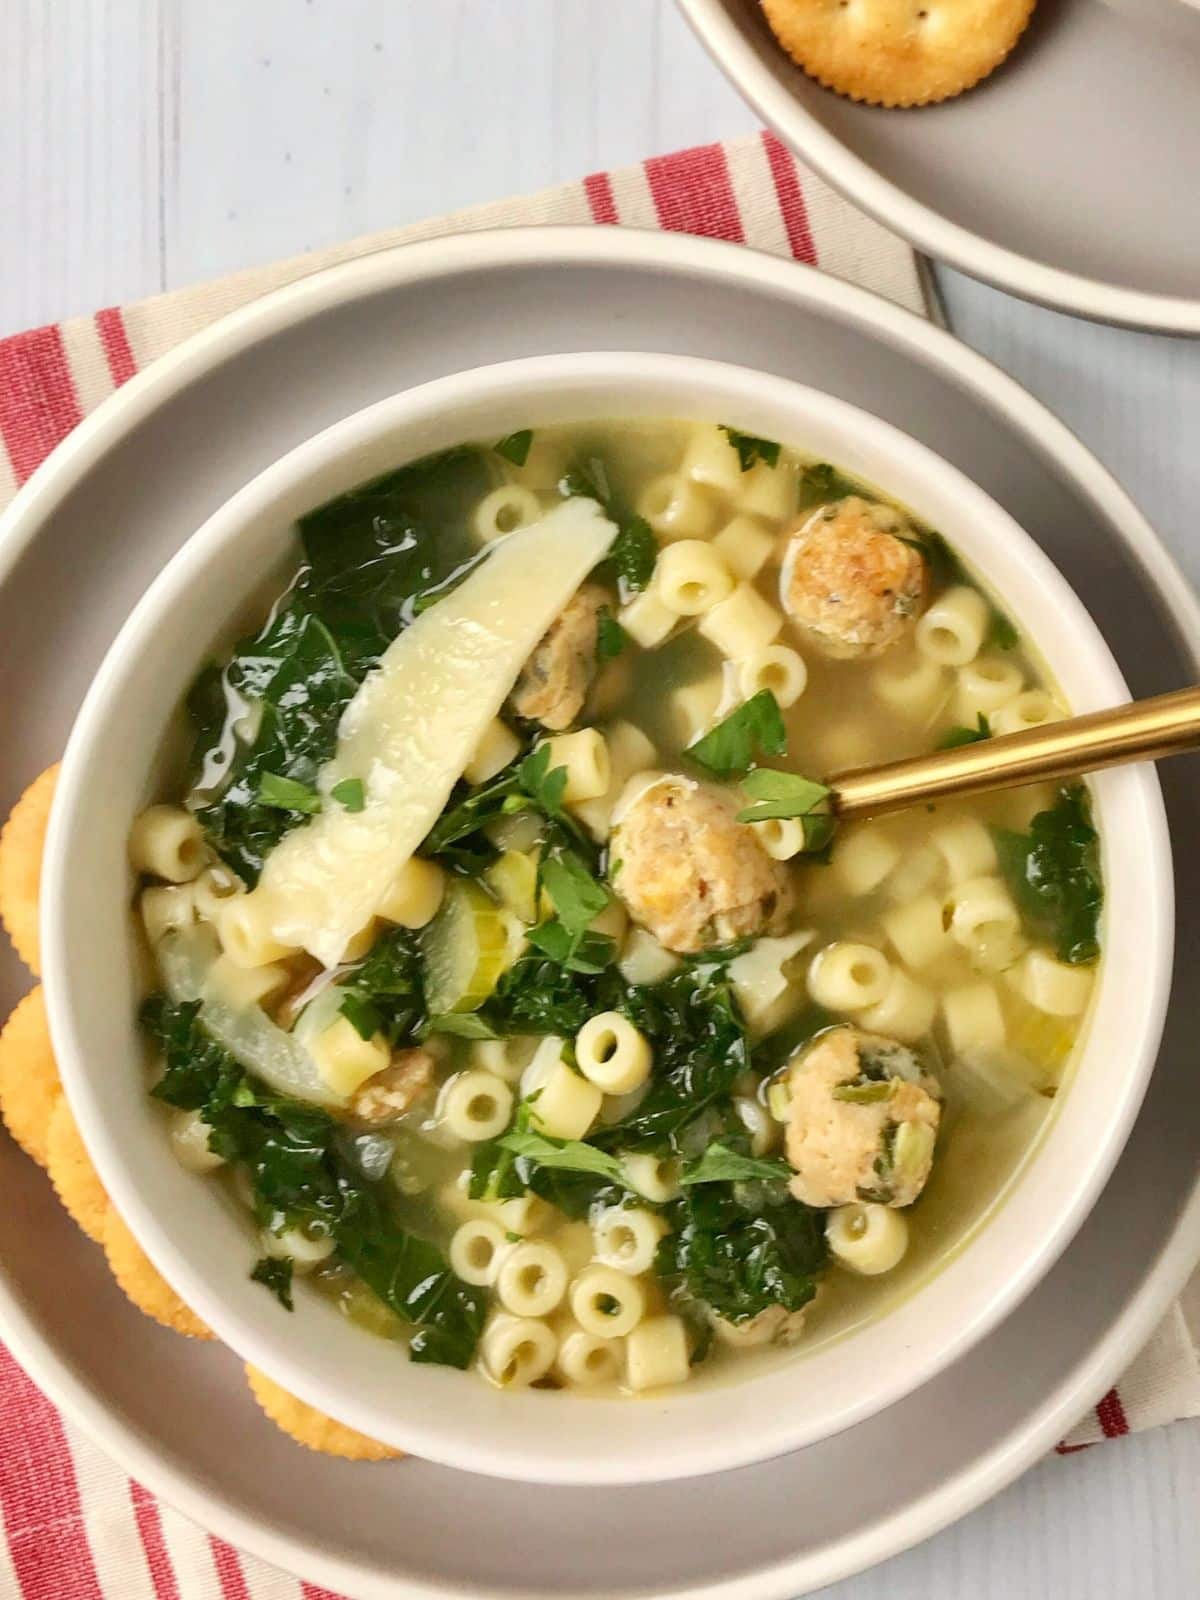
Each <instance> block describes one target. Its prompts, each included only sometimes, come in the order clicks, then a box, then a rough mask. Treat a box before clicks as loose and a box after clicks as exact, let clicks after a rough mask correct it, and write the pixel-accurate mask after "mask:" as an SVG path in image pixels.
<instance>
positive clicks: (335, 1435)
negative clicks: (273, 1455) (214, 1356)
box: [246, 1364, 403, 1461]
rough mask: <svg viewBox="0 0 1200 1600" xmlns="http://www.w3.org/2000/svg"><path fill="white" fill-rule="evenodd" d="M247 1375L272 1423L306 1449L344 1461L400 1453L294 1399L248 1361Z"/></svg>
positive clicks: (387, 1457)
mask: <svg viewBox="0 0 1200 1600" xmlns="http://www.w3.org/2000/svg"><path fill="white" fill-rule="evenodd" d="M246 1378H247V1380H248V1382H249V1384H250V1392H251V1393H252V1394H253V1396H254V1398H255V1399H256V1400H257V1401H258V1403H259V1405H260V1406H261V1407H262V1409H263V1410H264V1411H265V1412H266V1414H267V1416H268V1417H270V1419H271V1421H272V1422H273V1423H274V1424H275V1426H276V1427H277V1428H281V1429H282V1430H283V1432H284V1433H286V1434H287V1435H288V1436H289V1438H292V1439H294V1440H295V1441H296V1443H297V1444H302V1445H304V1446H305V1448H306V1449H309V1450H317V1451H319V1452H320V1453H321V1454H322V1455H327V1456H341V1457H342V1459H343V1460H344V1461H389V1460H392V1459H394V1458H395V1457H397V1456H399V1455H401V1454H403V1452H402V1451H400V1450H393V1449H392V1448H391V1447H390V1446H389V1445H386V1444H380V1443H379V1441H378V1439H368V1438H367V1436H366V1434H365V1433H358V1432H356V1431H355V1430H354V1429H353V1428H347V1427H346V1426H345V1424H344V1423H341V1422H335V1421H334V1420H333V1418H332V1417H327V1416H325V1414H324V1413H323V1412H321V1411H317V1410H315V1409H314V1408H313V1407H312V1406H310V1405H306V1404H305V1403H304V1401H303V1400H297V1399H296V1396H295V1395H294V1394H289V1393H288V1392H287V1390H286V1389H281V1388H280V1387H279V1385H278V1384H277V1383H275V1382H274V1381H273V1380H272V1379H270V1378H268V1377H267V1375H266V1373H265V1372H260V1371H259V1370H258V1368H257V1367H252V1366H250V1365H249V1364H247V1366H246Z"/></svg>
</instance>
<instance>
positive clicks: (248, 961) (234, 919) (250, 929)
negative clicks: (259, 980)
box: [217, 894, 295, 967]
mask: <svg viewBox="0 0 1200 1600" xmlns="http://www.w3.org/2000/svg"><path fill="white" fill-rule="evenodd" d="M217 937H218V938H219V939H220V941H221V948H222V949H223V950H224V952H225V954H226V955H227V956H228V957H229V959H230V960H231V961H232V962H233V963H234V964H235V965H236V966H239V967H265V966H266V965H267V964H268V963H269V962H272V961H282V960H283V959H284V958H285V957H286V956H291V955H295V951H294V950H292V949H291V948H290V947H289V946H288V945H286V944H284V943H283V942H282V941H281V940H279V939H277V938H276V937H275V934H274V932H273V931H272V929H271V914H270V907H269V905H267V904H265V903H263V902H262V901H260V900H257V899H255V900H251V898H250V897H249V895H244V894H238V895H234V896H233V897H232V898H231V899H229V900H227V901H226V902H225V904H224V905H223V906H222V907H221V909H220V910H219V911H218V913H217Z"/></svg>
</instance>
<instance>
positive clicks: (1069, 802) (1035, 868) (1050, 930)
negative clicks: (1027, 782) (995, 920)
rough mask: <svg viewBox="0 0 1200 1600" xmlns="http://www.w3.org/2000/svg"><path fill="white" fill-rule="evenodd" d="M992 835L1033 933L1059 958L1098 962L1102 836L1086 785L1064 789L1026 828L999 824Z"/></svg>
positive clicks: (1003, 871) (1101, 892)
mask: <svg viewBox="0 0 1200 1600" xmlns="http://www.w3.org/2000/svg"><path fill="white" fill-rule="evenodd" d="M993 837H994V838H995V841H996V854H997V855H998V857H999V858H1000V870H1001V872H1002V873H1003V874H1004V877H1005V879H1006V880H1007V882H1008V886H1009V888H1010V889H1011V890H1012V894H1013V898H1014V899H1015V900H1016V902H1017V907H1018V909H1019V911H1020V913H1021V918H1022V920H1023V922H1024V923H1025V926H1026V927H1027V928H1028V930H1029V932H1030V933H1031V934H1033V936H1034V937H1035V938H1039V939H1048V940H1050V941H1051V942H1052V943H1053V944H1054V946H1055V949H1056V950H1057V953H1058V959H1059V960H1060V961H1067V962H1070V963H1071V964H1072V965H1074V966H1078V965H1082V964H1084V963H1087V962H1090V961H1095V960H1096V958H1097V957H1098V956H1099V954H1100V943H1099V938H1098V935H1097V926H1098V923H1099V920H1100V908H1101V905H1102V904H1103V900H1104V890H1103V887H1102V885H1101V881H1100V846H1099V840H1098V838H1097V834H1096V830H1095V828H1094V827H1093V826H1092V814H1091V806H1090V804H1089V802H1088V797H1087V790H1086V789H1085V788H1084V787H1083V785H1082V784H1081V783H1076V784H1071V785H1070V786H1069V787H1067V788H1064V789H1061V790H1060V791H1059V794H1058V798H1057V799H1056V800H1055V802H1054V804H1053V806H1051V807H1050V809H1049V810H1047V811H1039V812H1038V814H1037V816H1036V817H1034V819H1033V821H1032V822H1031V823H1030V825H1029V832H1028V833H1016V832H1014V831H1012V830H1011V829H1008V828H995V829H993Z"/></svg>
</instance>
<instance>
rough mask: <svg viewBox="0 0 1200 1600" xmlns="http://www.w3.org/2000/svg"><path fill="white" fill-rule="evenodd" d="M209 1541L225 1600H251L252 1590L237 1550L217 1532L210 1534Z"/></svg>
mask: <svg viewBox="0 0 1200 1600" xmlns="http://www.w3.org/2000/svg"><path fill="white" fill-rule="evenodd" d="M208 1542H209V1544H210V1545H211V1546H212V1553H213V1565H214V1566H215V1567H216V1569H217V1577H218V1578H219V1579H220V1582H221V1594H222V1597H223V1600H250V1590H249V1589H248V1588H247V1586H246V1575H245V1573H244V1572H243V1571H242V1563H241V1559H240V1558H239V1556H238V1553H237V1551H236V1550H235V1549H234V1548H233V1546H232V1545H231V1544H226V1543H225V1541H224V1539H218V1538H217V1536H216V1535H215V1534H212V1535H210V1537H209V1541H208Z"/></svg>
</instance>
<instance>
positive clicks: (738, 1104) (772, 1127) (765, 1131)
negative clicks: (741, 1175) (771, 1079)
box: [733, 1094, 779, 1156]
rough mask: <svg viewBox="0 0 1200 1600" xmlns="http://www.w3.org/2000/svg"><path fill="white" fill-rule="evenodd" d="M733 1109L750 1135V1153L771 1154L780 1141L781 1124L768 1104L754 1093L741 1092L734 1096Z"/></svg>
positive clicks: (756, 1154) (753, 1154)
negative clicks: (757, 1098) (764, 1103)
mask: <svg viewBox="0 0 1200 1600" xmlns="http://www.w3.org/2000/svg"><path fill="white" fill-rule="evenodd" d="M733 1109H734V1111H735V1112H736V1113H737V1119H738V1121H739V1122H740V1123H741V1125H742V1127H743V1128H745V1130H746V1132H747V1133H748V1134H749V1135H750V1154H751V1155H752V1156H765V1155H767V1154H769V1153H770V1151H772V1150H773V1149H774V1148H775V1146H776V1145H777V1144H778V1143H779V1124H778V1122H776V1120H775V1118H774V1117H773V1116H772V1115H771V1113H770V1112H769V1111H768V1110H767V1108H766V1106H764V1105H763V1103H762V1101H761V1100H756V1099H754V1097H753V1096H752V1095H748V1094H740V1095H737V1096H735V1098H734V1102H733Z"/></svg>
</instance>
